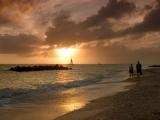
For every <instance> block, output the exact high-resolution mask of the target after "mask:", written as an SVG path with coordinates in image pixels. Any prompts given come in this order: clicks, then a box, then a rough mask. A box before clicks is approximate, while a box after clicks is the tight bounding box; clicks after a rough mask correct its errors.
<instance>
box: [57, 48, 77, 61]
mask: <svg viewBox="0 0 160 120" xmlns="http://www.w3.org/2000/svg"><path fill="white" fill-rule="evenodd" d="M56 51H57V55H58V57H59V59H60V60H61V62H63V63H66V62H69V60H70V59H71V58H72V57H74V55H75V54H76V52H77V49H76V48H59V49H57V50H56Z"/></svg>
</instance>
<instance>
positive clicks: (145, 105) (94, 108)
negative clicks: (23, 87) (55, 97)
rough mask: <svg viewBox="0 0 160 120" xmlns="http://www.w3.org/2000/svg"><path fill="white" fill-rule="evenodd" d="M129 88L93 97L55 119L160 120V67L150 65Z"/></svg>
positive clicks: (131, 80) (132, 80)
mask: <svg viewBox="0 0 160 120" xmlns="http://www.w3.org/2000/svg"><path fill="white" fill-rule="evenodd" d="M126 81H127V82H128V81H130V82H134V83H135V84H132V85H131V86H129V88H130V89H129V90H128V91H125V92H121V93H118V94H116V95H114V96H110V97H104V98H101V99H97V100H95V101H92V102H91V103H90V104H88V105H87V106H86V107H84V108H82V109H80V110H77V111H74V112H72V113H69V114H66V115H64V116H62V117H59V118H57V119H56V120H160V69H148V70H145V71H144V75H143V77H139V78H134V79H128V80H126Z"/></svg>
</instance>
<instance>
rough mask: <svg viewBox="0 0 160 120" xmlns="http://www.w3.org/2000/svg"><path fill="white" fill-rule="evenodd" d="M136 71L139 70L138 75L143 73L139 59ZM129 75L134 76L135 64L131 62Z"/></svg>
mask: <svg viewBox="0 0 160 120" xmlns="http://www.w3.org/2000/svg"><path fill="white" fill-rule="evenodd" d="M136 72H137V76H138V77H139V76H141V75H142V65H141V63H140V62H139V61H138V62H137V64H136ZM129 75H130V78H133V77H134V67H133V64H131V65H130V66H129Z"/></svg>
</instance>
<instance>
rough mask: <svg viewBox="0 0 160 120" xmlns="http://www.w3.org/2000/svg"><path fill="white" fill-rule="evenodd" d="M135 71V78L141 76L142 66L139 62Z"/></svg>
mask: <svg viewBox="0 0 160 120" xmlns="http://www.w3.org/2000/svg"><path fill="white" fill-rule="evenodd" d="M136 69H137V76H139V75H142V65H141V63H140V62H139V61H138V62H137V65H136Z"/></svg>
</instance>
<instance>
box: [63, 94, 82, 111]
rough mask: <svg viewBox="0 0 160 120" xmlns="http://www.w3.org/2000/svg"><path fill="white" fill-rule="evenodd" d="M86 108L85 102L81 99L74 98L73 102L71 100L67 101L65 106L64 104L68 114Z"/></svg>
mask: <svg viewBox="0 0 160 120" xmlns="http://www.w3.org/2000/svg"><path fill="white" fill-rule="evenodd" d="M84 106H85V102H84V101H83V100H81V98H79V97H78V98H77V99H75V98H72V100H70V99H69V101H66V102H65V103H64V104H63V108H64V110H65V111H67V112H72V111H75V110H78V109H80V108H82V107H84Z"/></svg>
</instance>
